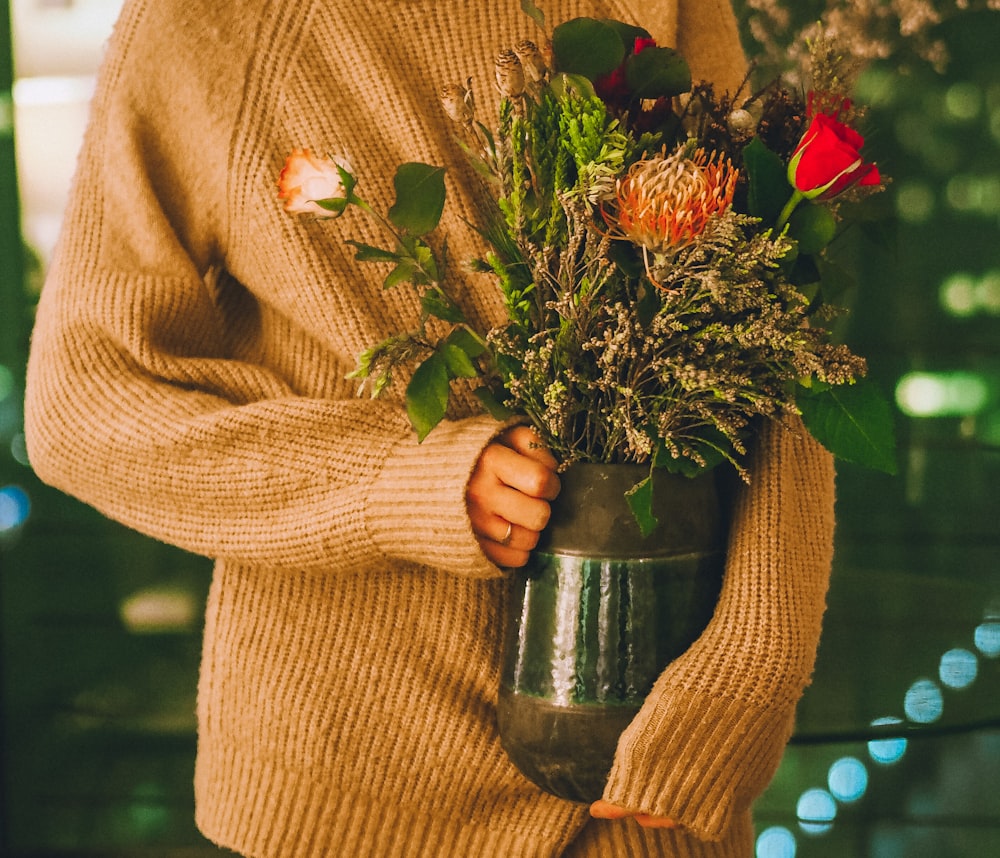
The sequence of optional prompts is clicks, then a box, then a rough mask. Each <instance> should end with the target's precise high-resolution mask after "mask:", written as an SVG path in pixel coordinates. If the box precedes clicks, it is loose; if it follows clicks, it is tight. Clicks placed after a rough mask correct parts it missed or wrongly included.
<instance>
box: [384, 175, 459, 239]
mask: <svg viewBox="0 0 1000 858" xmlns="http://www.w3.org/2000/svg"><path fill="white" fill-rule="evenodd" d="M393 185H394V186H395V188H396V202H395V203H394V204H393V206H392V208H390V209H389V220H390V221H392V223H393V224H394V225H395V226H396V227H398V228H399V229H401V230H403V231H405V232H408V233H410V234H411V235H426V234H427V233H429V232H430V231H431V230H433V229H434V228H435V227H436V226H437V225H438V223H439V222H440V220H441V213H442V212H443V211H444V201H445V187H444V167H432V166H431V165H429V164H419V163H415V162H411V163H409V164H401V165H400V166H399V168H398V169H397V170H396V177H395V179H394V180H393Z"/></svg>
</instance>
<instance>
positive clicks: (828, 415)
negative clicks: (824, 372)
mask: <svg viewBox="0 0 1000 858" xmlns="http://www.w3.org/2000/svg"><path fill="white" fill-rule="evenodd" d="M796 404H797V405H798V407H799V410H800V411H801V412H802V421H803V423H805V426H806V428H807V429H808V430H809V432H810V434H811V435H812V436H813V437H814V438H815V439H816V440H817V441H819V443H820V444H822V445H823V446H824V447H826V449H827V450H829V451H830V452H831V453H833V455H834V456H836V457H837V458H838V459H843V460H844V461H846V462H853V463H855V464H857V465H863V466H864V467H867V468H874V469H875V470H878V471H884V472H885V473H887V474H895V473H896V439H895V430H894V427H893V421H892V413H891V412H890V410H889V403H888V401H887V400H886V398H885V397H884V396H883V395H882V393H881V391H880V390H879V389H878V387H877V386H876V385H875V384H874V383H873V382H871V381H868V380H865V379H862V380H861V381H858V382H857V383H855V384H851V385H840V386H838V387H831V388H828V389H825V390H818V391H813V390H811V389H808V388H802V389H800V391H799V392H798V394H797V396H796Z"/></svg>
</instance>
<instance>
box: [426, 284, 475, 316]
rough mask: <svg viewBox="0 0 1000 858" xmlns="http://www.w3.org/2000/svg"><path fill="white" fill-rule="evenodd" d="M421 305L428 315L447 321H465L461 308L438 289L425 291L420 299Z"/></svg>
mask: <svg viewBox="0 0 1000 858" xmlns="http://www.w3.org/2000/svg"><path fill="white" fill-rule="evenodd" d="M420 307H421V309H423V311H424V312H425V313H426V314H427V315H428V316H433V317H434V318H435V319H443V320H444V321H445V322H464V321H465V315H464V314H463V313H462V310H461V308H460V307H458V306H457V305H456V304H455V303H454V302H452V301H451V300H450V299H449V298H448V296H447V295H445V294H443V293H442V292H440V291H438V290H437V289H431V290H429V291H428V292H425V293H424V295H423V297H422V298H421V299H420Z"/></svg>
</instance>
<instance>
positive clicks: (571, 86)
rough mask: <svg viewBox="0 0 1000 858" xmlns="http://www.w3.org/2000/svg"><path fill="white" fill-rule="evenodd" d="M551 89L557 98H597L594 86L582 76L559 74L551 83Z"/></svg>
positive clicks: (554, 76) (553, 77)
mask: <svg viewBox="0 0 1000 858" xmlns="http://www.w3.org/2000/svg"><path fill="white" fill-rule="evenodd" d="M549 89H551V90H552V94H553V95H554V96H555V97H556V98H567V97H568V96H570V95H577V96H579V97H580V98H597V93H596V92H594V84H593V83H591V81H590V80H589V79H587V78H586V77H584V76H583V75H582V74H567V73H565V72H559V73H557V74H554V75H553V76H552V80H550V81H549Z"/></svg>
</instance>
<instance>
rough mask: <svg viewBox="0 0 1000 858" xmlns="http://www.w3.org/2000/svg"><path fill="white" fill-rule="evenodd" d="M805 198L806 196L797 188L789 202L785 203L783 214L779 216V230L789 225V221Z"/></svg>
mask: <svg viewBox="0 0 1000 858" xmlns="http://www.w3.org/2000/svg"><path fill="white" fill-rule="evenodd" d="M805 198H806V195H805V194H803V193H802V191H800V190H799V189H798V188H796V189H795V191H794V193H793V194H792V196H791V197H790V198H789V200H788V202H787V203H785V207H784V208H783V209H782V210H781V214H780V215H778V224H777V228H778V229H781V228H782V227H783V226H784V225H785V224H786V223H788V219H789V218H790V217H791V216H792V212H793V211H795V209H796V208H797V207H798V204H799V203H801V202H802V201H803V200H804V199H805Z"/></svg>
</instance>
